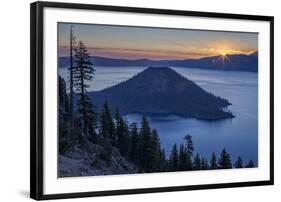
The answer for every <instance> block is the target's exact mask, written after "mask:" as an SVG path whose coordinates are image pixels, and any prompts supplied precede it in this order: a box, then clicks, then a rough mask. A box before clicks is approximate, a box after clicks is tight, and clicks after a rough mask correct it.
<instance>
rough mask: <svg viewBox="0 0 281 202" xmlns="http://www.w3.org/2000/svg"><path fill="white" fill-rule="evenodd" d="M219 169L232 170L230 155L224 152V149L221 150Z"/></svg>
mask: <svg viewBox="0 0 281 202" xmlns="http://www.w3.org/2000/svg"><path fill="white" fill-rule="evenodd" d="M218 164H219V168H220V169H229V168H232V164H231V159H230V155H229V154H228V153H227V152H226V150H225V148H223V150H222V152H221V155H220V159H219V161H218Z"/></svg>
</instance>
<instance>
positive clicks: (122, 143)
mask: <svg viewBox="0 0 281 202" xmlns="http://www.w3.org/2000/svg"><path fill="white" fill-rule="evenodd" d="M130 147H131V145H130V134H129V128H128V124H127V121H126V120H124V119H123V118H120V128H119V136H118V148H119V151H120V153H121V155H122V156H124V157H125V158H127V159H128V158H129V152H130Z"/></svg>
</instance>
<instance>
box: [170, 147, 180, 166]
mask: <svg viewBox="0 0 281 202" xmlns="http://www.w3.org/2000/svg"><path fill="white" fill-rule="evenodd" d="M178 165H179V156H178V148H177V144H174V146H173V148H172V151H171V155H170V159H169V170H170V171H178Z"/></svg>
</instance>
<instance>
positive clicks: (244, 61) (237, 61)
mask: <svg viewBox="0 0 281 202" xmlns="http://www.w3.org/2000/svg"><path fill="white" fill-rule="evenodd" d="M226 56H227V57H225V59H224V63H223V61H222V56H212V57H204V58H200V59H184V60H150V59H137V60H128V59H114V58H106V57H98V56H92V57H91V61H92V63H93V64H94V66H111V67H114V66H119V67H120V66H121V67H122V66H173V67H189V68H198V69H209V70H222V71H247V72H258V52H254V53H253V54H250V55H245V54H235V55H226ZM67 66H69V58H68V57H60V58H59V67H67Z"/></svg>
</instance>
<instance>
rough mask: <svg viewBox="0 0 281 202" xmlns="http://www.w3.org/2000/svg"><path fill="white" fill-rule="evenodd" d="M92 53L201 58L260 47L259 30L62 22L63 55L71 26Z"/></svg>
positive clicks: (102, 55)
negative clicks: (220, 29) (239, 30)
mask: <svg viewBox="0 0 281 202" xmlns="http://www.w3.org/2000/svg"><path fill="white" fill-rule="evenodd" d="M71 25H73V30H74V34H75V36H76V40H77V41H82V42H83V43H84V44H85V45H86V47H87V48H88V50H89V53H90V55H92V56H101V57H109V58H123V59H143V58H146V59H152V60H163V59H164V60H165V59H197V58H203V57H208V56H216V55H225V54H251V53H253V52H255V51H257V50H258V34H257V33H242V32H223V31H207V30H190V29H167V28H151V27H133V26H114V25H96V24H69V23H59V24H58V52H59V56H67V55H68V53H69V35H70V34H69V33H70V26H71Z"/></svg>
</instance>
